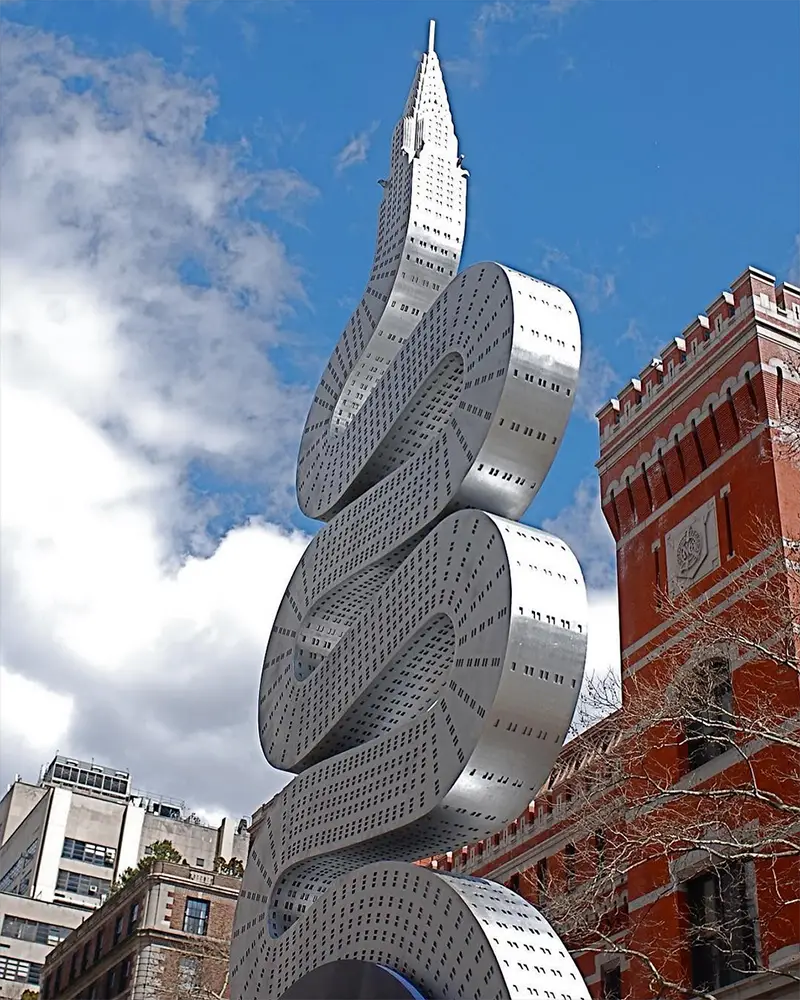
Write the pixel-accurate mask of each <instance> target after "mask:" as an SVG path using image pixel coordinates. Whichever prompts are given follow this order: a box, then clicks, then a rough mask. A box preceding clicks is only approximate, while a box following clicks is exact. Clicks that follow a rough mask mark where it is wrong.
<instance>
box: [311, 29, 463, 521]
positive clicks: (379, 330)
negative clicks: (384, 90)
mask: <svg viewBox="0 0 800 1000" xmlns="http://www.w3.org/2000/svg"><path fill="white" fill-rule="evenodd" d="M435 29H436V24H435V22H434V21H431V22H430V25H429V27H428V49H427V51H426V52H423V53H422V55H421V56H420V60H419V63H418V64H417V69H416V73H415V74H414V81H413V83H412V84H411V90H410V91H409V95H408V99H407V100H406V104H405V108H404V110H403V116H402V118H401V119H400V121H399V122H398V123H397V125H396V126H395V129H394V133H393V136H392V145H391V150H390V154H389V173H388V174H385V175H384V177H383V178H382V179H381V180H380V181H379V183H380V185H381V187H382V188H383V199H382V200H381V205H380V209H379V212H378V233H377V239H376V242H375V256H374V258H373V262H372V271H371V273H370V279H369V284H368V285H367V288H366V290H365V292H364V295H363V296H362V298H361V301H360V303H359V305H358V306H357V307H356V310H355V312H354V313H353V315H352V316H351V318H350V320H349V322H348V324H347V326H346V327H345V329H344V332H343V333H342V337H341V341H340V355H334V356H333V358H332V359H331V366H332V371H331V382H330V385H328V383H327V382H324V384H323V386H322V388H321V390H320V391H321V393H322V395H321V396H320V402H319V403H318V409H319V412H317V409H314V408H312V412H311V414H309V418H308V421H309V422H308V426H309V427H310V428H311V429H310V431H309V432H308V434H307V436H306V437H305V438H304V441H305V443H306V444H307V445H313V442H314V441H316V440H318V439H319V438H321V437H322V436H324V435H325V434H327V433H328V430H327V428H328V423H329V421H330V433H331V434H334V435H335V434H338V433H340V432H341V431H343V430H344V428H345V427H346V426H347V424H349V422H350V421H351V420H352V419H353V417H354V416H355V415H356V413H357V412H358V411H359V410H360V409H361V407H362V406H363V405H364V403H365V402H366V400H367V399H368V398H369V396H370V394H371V392H372V390H373V388H374V387H375V386H376V385H377V384H378V382H379V381H380V379H381V376H382V375H383V373H384V371H385V370H386V369H387V367H388V366H389V365H390V364H391V361H392V358H394V356H395V354H396V353H397V351H398V350H399V349H400V347H401V346H402V344H403V342H404V341H405V339H406V337H408V335H409V334H410V333H411V331H412V330H413V329H414V327H415V326H416V325H417V323H418V322H419V319H420V317H421V316H422V314H423V313H424V312H425V311H426V310H427V309H428V308H429V307H430V306H431V305H432V304H433V302H434V300H435V299H437V298H438V296H439V294H440V293H441V292H442V291H443V290H444V288H446V286H447V285H448V284H449V283H450V281H451V280H452V278H453V276H454V275H455V274H456V272H457V271H458V265H459V261H460V260H461V248H462V246H463V242H464V228H465V224H466V215H467V176H468V174H467V171H466V170H465V169H464V168H463V167H462V165H461V162H462V160H463V155H460V154H459V151H458V138H457V137H456V133H455V126H454V125H453V116H452V114H451V112H450V102H449V101H448V99H447V90H446V89H445V84H444V78H443V76H442V68H441V65H440V64H439V57H438V56H437V54H436V51H435V49H434V41H435ZM348 357H357V358H359V361H358V363H357V364H355V366H354V367H353V368H352V369H350V370H349V371H346V370H345V364H344V359H346V358H348ZM340 358H341V359H342V360H341V361H340V360H339V359H340ZM340 380H341V383H344V390H343V391H342V392H339V391H338V390H337V391H336V393H335V395H336V401H335V403H333V404H332V405H331V407H330V409H329V408H328V400H327V399H326V398H325V396H326V394H328V393H330V394H331V395H332V394H333V393H334V388H335V387H336V386H338V385H339V383H340ZM323 381H324V380H323ZM331 412H332V417H331ZM323 418H325V419H323ZM332 474H333V473H332ZM304 475H305V473H304V465H303V462H302V460H301V463H300V466H299V469H298V483H299V484H300V483H302V482H303V476H304ZM311 516H316V515H311Z"/></svg>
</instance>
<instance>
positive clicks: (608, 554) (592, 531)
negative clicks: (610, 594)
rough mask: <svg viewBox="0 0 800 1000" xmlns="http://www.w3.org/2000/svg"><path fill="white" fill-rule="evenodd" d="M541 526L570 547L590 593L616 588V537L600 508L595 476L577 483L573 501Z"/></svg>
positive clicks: (597, 484)
mask: <svg viewBox="0 0 800 1000" xmlns="http://www.w3.org/2000/svg"><path fill="white" fill-rule="evenodd" d="M542 527H543V528H544V530H545V531H552V533H553V534H554V535H558V537H559V538H562V539H563V540H564V541H565V542H566V543H567V544H568V545H569V546H570V548H571V549H572V551H573V552H574V553H575V555H576V556H577V559H578V562H579V563H580V564H581V569H582V570H583V576H584V579H585V580H586V585H587V587H589V589H590V590H600V591H607V590H609V589H612V588H613V587H614V586H615V584H616V572H615V568H614V538H613V536H612V534H611V531H610V529H609V527H608V525H607V524H606V519H605V517H604V516H603V511H602V510H601V508H600V487H599V483H598V481H597V479H596V478H595V477H594V476H589V477H587V478H586V479H584V480H582V481H581V482H580V483H578V486H577V487H576V489H575V493H574V494H573V497H572V502H571V503H570V504H569V505H568V506H566V507H564V508H563V509H562V510H561V511H559V513H558V514H557V515H556V516H555V517H551V518H548V519H547V520H545V521H544V522H543V523H542Z"/></svg>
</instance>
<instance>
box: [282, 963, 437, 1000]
mask: <svg viewBox="0 0 800 1000" xmlns="http://www.w3.org/2000/svg"><path fill="white" fill-rule="evenodd" d="M280 1000H425V997H424V996H423V995H422V994H421V993H420V992H419V990H418V989H417V988H416V986H412V985H411V983H409V982H408V980H406V979H404V978H403V977H402V976H401V975H400V973H399V972H395V971H394V969H389V968H387V966H385V965H374V964H373V963H372V962H359V961H356V960H355V959H345V960H342V961H339V962H328V963H327V964H325V965H320V966H319V968H317V969H312V970H311V972H308V973H306V975H305V976H303V977H302V979H298V980H297V982H296V983H294V984H293V985H292V986H290V987H289V989H288V990H287V991H286V992H285V993H284V994H283V996H281V998H280Z"/></svg>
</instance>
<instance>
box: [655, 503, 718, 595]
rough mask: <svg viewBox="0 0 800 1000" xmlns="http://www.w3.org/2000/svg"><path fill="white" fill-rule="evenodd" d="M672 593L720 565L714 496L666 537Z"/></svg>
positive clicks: (668, 572) (668, 571) (669, 580)
mask: <svg viewBox="0 0 800 1000" xmlns="http://www.w3.org/2000/svg"><path fill="white" fill-rule="evenodd" d="M664 543H665V548H666V553H667V585H668V587H669V593H670V595H674V594H677V593H678V592H679V591H681V590H685V589H686V588H687V587H691V586H692V585H693V584H695V583H697V581H698V580H701V579H702V578H703V577H704V576H706V575H707V574H708V573H710V572H711V571H712V570H713V569H716V568H717V566H719V532H718V530H717V502H716V500H715V499H714V497H712V498H711V499H710V500H707V501H706V502H705V503H704V504H703V505H702V507H698V508H697V510H695V511H693V512H692V513H691V514H690V515H689V516H688V517H686V518H684V519H683V521H681V522H680V524H676V525H675V527H674V528H672V529H671V530H670V531H668V532H667V534H666V536H665V538H664Z"/></svg>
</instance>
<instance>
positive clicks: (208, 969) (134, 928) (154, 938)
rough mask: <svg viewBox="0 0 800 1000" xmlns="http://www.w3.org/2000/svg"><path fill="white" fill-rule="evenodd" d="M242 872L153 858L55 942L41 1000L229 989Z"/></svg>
mask: <svg viewBox="0 0 800 1000" xmlns="http://www.w3.org/2000/svg"><path fill="white" fill-rule="evenodd" d="M240 888H241V879H238V878H234V877H232V876H230V875H222V874H219V873H214V872H209V871H205V870H203V869H198V868H192V867H187V866H184V865H176V864H170V863H168V862H163V861H157V862H155V863H154V864H153V865H152V867H151V868H150V870H149V871H147V872H145V873H142V874H140V875H138V876H137V877H136V878H134V879H132V880H131V881H130V882H129V883H128V884H127V885H126V886H125V887H124V888H123V889H122V890H120V891H119V892H116V893H115V894H114V895H112V896H111V897H110V898H109V899H108V900H107V901H106V902H105V903H104V904H103V906H101V907H100V909H98V910H95V911H94V913H92V915H91V916H89V917H88V918H87V919H86V920H85V921H84V922H83V923H82V924H81V925H80V927H79V928H78V929H77V930H75V931H73V932H72V933H71V934H70V935H69V936H68V937H66V938H64V939H63V940H62V941H60V942H59V943H58V944H57V945H56V947H55V948H54V949H53V950H52V951H51V953H50V954H49V956H48V958H47V961H46V963H45V966H44V969H43V971H42V973H41V977H40V984H41V991H40V996H41V998H42V1000H76V998H77V997H81V998H86V1000H110V998H112V997H119V998H120V1000H123V998H132V997H137V998H139V997H140V998H142V1000H191V998H198V997H212V996H213V997H219V998H220V1000H221V998H224V997H227V996H228V955H229V949H230V935H231V925H232V922H233V913H234V909H235V906H236V899H237V897H238V895H239V890H240Z"/></svg>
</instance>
